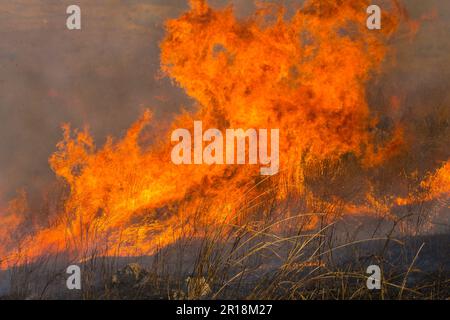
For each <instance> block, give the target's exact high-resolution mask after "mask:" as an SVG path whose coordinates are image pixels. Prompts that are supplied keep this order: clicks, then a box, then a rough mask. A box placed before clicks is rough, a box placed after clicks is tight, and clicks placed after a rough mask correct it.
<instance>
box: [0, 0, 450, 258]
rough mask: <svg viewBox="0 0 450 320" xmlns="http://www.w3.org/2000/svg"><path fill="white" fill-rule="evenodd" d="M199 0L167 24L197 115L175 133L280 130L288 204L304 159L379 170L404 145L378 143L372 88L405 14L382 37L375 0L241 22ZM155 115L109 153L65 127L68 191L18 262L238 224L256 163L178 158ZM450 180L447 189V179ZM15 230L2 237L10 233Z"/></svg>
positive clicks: (169, 69)
mask: <svg viewBox="0 0 450 320" xmlns="http://www.w3.org/2000/svg"><path fill="white" fill-rule="evenodd" d="M190 3H191V9H190V10H189V11H188V12H186V13H185V14H183V15H182V16H181V17H179V18H177V19H174V20H170V21H168V22H167V24H166V28H167V35H166V38H165V39H164V41H163V42H162V44H161V60H162V61H161V63H162V66H161V67H162V70H163V71H164V72H165V73H166V74H167V75H168V76H170V77H171V78H172V79H173V80H174V81H175V82H176V84H178V85H179V86H181V87H182V88H184V90H185V91H186V93H187V94H188V95H189V96H190V97H192V98H194V99H195V100H196V101H197V108H198V110H197V111H196V112H195V113H185V114H182V115H180V116H179V117H178V118H177V119H176V120H175V121H174V123H173V125H172V128H171V129H175V128H179V127H183V128H192V124H193V121H194V120H202V121H203V123H204V125H205V126H208V127H214V128H219V129H225V128H280V129H281V131H280V157H281V159H280V161H281V169H282V170H283V173H282V174H279V176H277V177H274V178H273V179H272V180H273V183H275V184H276V185H278V197H279V198H283V197H284V196H285V193H283V191H282V185H283V184H289V185H294V186H296V187H297V188H298V189H299V190H300V189H302V186H303V180H302V174H301V167H300V168H299V164H300V162H301V159H306V161H309V160H321V159H338V158H339V157H341V156H342V155H344V154H348V153H352V154H354V155H355V156H356V157H358V158H359V159H361V161H362V162H364V163H365V164H366V165H367V166H374V165H377V164H379V163H381V162H382V161H384V160H385V159H386V158H388V157H390V156H392V155H393V154H395V153H396V152H397V151H398V149H399V148H400V146H401V144H402V141H403V140H402V134H401V128H398V129H397V133H396V134H395V135H394V137H393V138H392V140H391V141H390V142H388V143H387V144H386V145H385V146H378V147H375V143H374V137H373V136H372V135H371V133H370V132H371V130H370V129H371V128H372V127H373V126H374V124H375V119H372V118H371V117H370V112H369V106H368V103H367V101H366V84H367V81H368V80H369V79H370V77H371V76H372V75H373V74H374V73H376V72H377V71H378V70H379V69H380V66H381V63H382V62H383V60H384V59H385V56H386V53H387V50H388V47H387V46H386V40H387V39H388V38H389V37H390V36H391V35H392V34H393V33H394V32H395V30H396V29H397V26H398V23H399V21H398V16H399V14H400V12H399V11H398V10H399V9H398V7H395V6H394V7H393V9H392V11H391V12H384V13H383V14H384V17H383V19H384V20H383V21H384V27H383V29H382V30H381V31H379V32H378V31H377V32H373V31H369V30H367V28H366V27H365V20H366V18H367V17H366V11H365V8H366V7H367V6H368V5H369V1H368V0H355V1H338V2H336V1H331V0H330V1H323V0H322V1H316V0H310V1H307V2H306V4H305V5H304V6H303V7H302V8H301V9H299V10H298V11H297V12H296V13H295V14H294V15H293V17H292V18H290V19H285V18H284V15H285V9H284V8H283V7H281V6H273V5H260V6H259V8H258V10H257V12H256V13H255V15H253V16H252V17H250V18H248V19H245V20H243V21H241V20H238V19H237V18H236V17H235V15H234V12H233V8H232V7H227V8H225V9H221V10H215V9H212V8H210V7H209V5H208V3H207V2H206V1H205V0H191V1H190ZM150 120H151V115H150V113H149V112H146V113H145V114H144V115H143V117H142V118H141V119H140V120H139V121H137V122H136V123H135V124H134V125H133V126H132V127H131V128H130V129H129V130H128V132H127V134H126V136H125V137H124V138H123V139H121V140H119V141H114V140H113V139H112V138H110V139H109V140H108V142H107V143H106V144H105V145H104V146H103V147H101V148H97V147H96V146H95V144H94V142H93V140H92V138H91V137H90V135H89V134H88V133H87V132H86V131H84V132H79V131H76V130H75V131H72V130H71V129H70V127H69V126H67V125H66V126H64V139H63V141H62V142H60V143H59V144H58V146H57V147H58V151H57V152H56V153H55V154H54V155H53V156H52V157H51V158H50V165H51V167H52V169H53V170H54V171H55V173H56V175H57V176H58V177H60V178H62V179H63V180H64V181H65V183H66V184H67V188H68V190H69V191H70V193H69V195H68V197H67V199H65V202H64V207H63V209H62V210H61V212H59V214H58V217H57V218H56V219H54V221H52V222H51V224H50V226H48V227H44V228H41V229H40V230H38V231H37V232H36V233H35V234H32V235H29V236H27V237H25V238H24V239H22V246H21V248H22V249H21V252H20V254H21V256H23V257H26V258H27V259H31V260H33V259H35V258H37V257H39V256H40V255H42V254H44V253H45V254H52V253H58V252H63V251H64V252H66V251H69V252H80V251H86V250H90V249H94V248H96V247H97V246H105V248H106V249H105V250H106V252H105V254H120V255H142V254H151V253H152V252H154V250H155V249H157V248H158V247H160V246H166V245H169V244H171V243H173V242H174V241H176V240H177V239H179V238H180V237H183V236H184V235H186V233H189V232H194V231H195V230H190V229H189V228H188V227H187V223H188V222H189V221H193V220H195V222H196V223H203V224H204V225H210V226H214V225H218V224H219V223H223V222H231V221H232V220H233V219H234V217H235V216H236V214H237V213H238V211H239V210H238V208H239V203H240V201H242V199H243V194H244V193H245V192H247V193H246V194H245V196H248V195H257V194H258V192H260V190H258V188H257V186H258V185H259V183H261V179H262V178H261V177H259V175H258V170H257V169H256V168H255V167H253V166H245V167H236V166H219V165H217V166H206V165H195V166H176V165H174V164H172V163H171V161H170V148H171V145H170V144H169V143H168V142H169V141H170V135H169V133H166V134H163V136H162V139H161V141H156V142H155V143H153V144H152V146H150V147H143V146H142V145H141V144H140V134H141V133H142V131H143V130H144V128H145V126H146V125H147V124H148V123H149V121H150ZM376 150H378V151H376ZM447 174H448V172H447ZM446 177H447V180H443V179H441V178H437V181H441V182H442V184H446V183H448V176H446ZM287 181H288V183H287ZM441 182H437V184H436V185H437V186H438V187H437V188H438V189H439V190H441V189H440V187H439V186H440V183H441ZM248 190H250V191H248ZM436 192H440V191H436ZM205 199H206V200H205ZM200 207H202V208H203V210H202V211H201V214H200V213H199V210H198V208H200ZM161 208H162V209H161ZM2 219H3V220H4V222H2V225H3V226H5V225H7V226H8V227H7V228H8V229H7V230H14V228H15V227H16V226H17V225H19V222H20V218H18V216H14V215H13V216H11V217H10V218H6V220H5V218H2ZM3 226H2V228H5V227H3ZM7 230H6V229H0V231H1V234H10V232H12V231H7ZM3 243H7V241H6V240H5V241H2V244H3ZM8 248H9V247H8V246H6V245H3V246H2V248H1V251H0V253H1V254H2V256H6V255H9V256H11V255H13V253H14V251H12V250H8ZM11 259H13V258H11ZM14 259H15V260H14V261H17V260H18V259H19V258H17V256H16V257H15V258H14ZM7 264H8V261H6V262H3V266H6V265H7Z"/></svg>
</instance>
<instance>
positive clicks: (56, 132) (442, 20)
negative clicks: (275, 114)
mask: <svg viewBox="0 0 450 320" xmlns="http://www.w3.org/2000/svg"><path fill="white" fill-rule="evenodd" d="M211 2H212V3H213V4H214V5H215V6H220V5H223V4H225V3H227V1H226V0H215V1H211ZM233 3H234V5H235V7H236V11H237V13H238V15H239V16H245V15H247V14H249V13H250V12H251V11H252V10H253V8H254V5H253V1H251V0H250V1H248V0H235V1H233ZM404 3H405V4H406V6H407V7H408V9H409V11H410V12H411V16H412V17H413V18H420V17H422V16H423V15H426V14H428V13H430V12H433V10H434V12H435V13H437V17H434V18H433V19H431V20H429V21H425V22H424V23H423V25H422V27H421V29H420V30H419V33H418V34H417V36H416V38H415V39H414V40H411V41H409V40H408V39H397V42H398V43H394V46H395V47H397V64H396V66H395V67H392V69H393V70H391V71H390V73H389V74H390V75H389V77H388V78H386V79H385V81H386V82H385V85H384V86H383V87H384V89H385V90H386V91H387V92H388V94H394V93H395V92H397V91H402V92H404V94H405V96H410V95H420V94H421V93H423V92H436V94H437V95H441V96H442V97H440V98H442V100H443V101H445V100H446V99H447V101H448V93H447V91H448V90H446V89H448V86H449V83H450V82H449V79H450V63H449V62H450V61H449V53H450V50H449V49H450V45H449V43H450V42H449V41H448V35H449V34H450V32H449V31H450V28H449V26H450V23H449V18H450V3H449V2H448V1H443V0H430V1H420V0H415V1H409V0H408V1H404ZM71 4H77V5H79V6H80V7H81V10H82V30H81V31H69V30H67V29H66V26H65V23H66V18H67V15H66V13H65V12H66V8H67V7H68V6H69V5H71ZM187 8H188V3H187V1H185V0H128V1H124V0H123V1H119V0H96V1H91V0H82V1H66V0H64V1H55V0H16V1H10V0H0V137H1V138H0V139H1V144H0V197H2V198H3V200H4V199H8V198H11V197H12V196H13V195H14V193H15V192H16V190H17V189H18V188H21V187H24V188H27V189H29V190H31V192H33V191H32V190H38V189H39V188H40V187H41V186H42V185H43V184H45V183H47V182H48V181H49V180H50V179H52V177H53V174H52V173H51V170H50V168H49V166H48V158H49V156H50V155H51V154H52V152H54V150H55V146H56V144H57V142H58V141H59V140H61V137H62V131H61V124H62V123H70V124H71V126H72V127H74V128H83V127H84V126H88V127H89V130H90V132H91V133H92V135H93V137H94V138H95V141H96V142H97V144H99V145H101V144H102V143H103V142H104V140H105V138H106V137H107V136H108V135H112V136H120V135H122V134H123V133H124V132H125V130H126V129H127V128H128V127H129V125H130V124H131V123H132V122H133V121H135V120H136V119H137V118H138V117H139V115H140V114H141V113H142V111H143V110H144V109H146V108H149V109H151V110H152V111H153V112H154V114H155V118H156V119H161V120H163V119H169V118H170V117H172V116H173V115H174V114H176V113H177V112H178V111H179V110H180V109H181V108H182V107H189V106H190V105H192V101H190V100H189V98H188V97H187V96H186V95H185V94H184V92H183V90H181V89H180V88H177V87H176V86H175V85H174V84H173V83H171V81H170V80H169V79H167V78H162V77H160V73H159V65H160V64H159V43H160V41H161V40H162V39H163V37H164V21H166V20H167V19H169V18H175V17H177V16H179V15H180V14H181V13H182V12H183V11H185V10H186V9H187ZM436 88H437V89H436ZM433 90H434V91H433ZM422 95H423V94H422ZM425 96H426V94H425ZM416 100H417V99H416ZM449 106H450V105H449Z"/></svg>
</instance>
